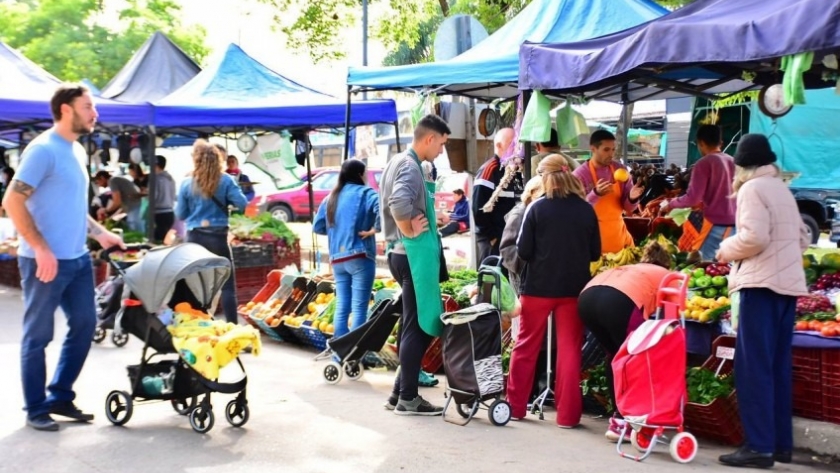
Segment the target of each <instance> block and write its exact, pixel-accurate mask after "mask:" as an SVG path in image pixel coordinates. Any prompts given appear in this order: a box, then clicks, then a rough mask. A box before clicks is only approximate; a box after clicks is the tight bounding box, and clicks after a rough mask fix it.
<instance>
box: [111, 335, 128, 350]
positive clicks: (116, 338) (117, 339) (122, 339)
mask: <svg viewBox="0 0 840 473" xmlns="http://www.w3.org/2000/svg"><path fill="white" fill-rule="evenodd" d="M111 341H112V342H114V345H116V346H118V347H124V346H125V344H126V343H128V334H127V333H125V332H123V333H121V334H119V335H118V334H117V332H111Z"/></svg>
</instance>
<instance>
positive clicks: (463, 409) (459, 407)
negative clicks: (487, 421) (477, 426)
mask: <svg viewBox="0 0 840 473" xmlns="http://www.w3.org/2000/svg"><path fill="white" fill-rule="evenodd" d="M455 410H456V411H458V415H459V416H461V417H463V418H464V419H469V418H470V412H472V409H471V408H470V406H468V405H466V404H458V403H455Z"/></svg>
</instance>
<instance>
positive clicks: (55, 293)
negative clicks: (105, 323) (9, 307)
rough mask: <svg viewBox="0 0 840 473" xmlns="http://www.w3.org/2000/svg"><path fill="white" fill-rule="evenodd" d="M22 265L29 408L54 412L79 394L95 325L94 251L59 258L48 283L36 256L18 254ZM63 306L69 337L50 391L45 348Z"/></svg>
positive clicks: (25, 386)
mask: <svg viewBox="0 0 840 473" xmlns="http://www.w3.org/2000/svg"><path fill="white" fill-rule="evenodd" d="M18 266H19V268H20V276H21V284H22V286H23V304H24V314H23V341H22V342H21V350H20V352H21V353H20V365H21V366H20V368H21V378H22V379H23V396H24V400H25V401H26V410H27V411H28V415H29V417H30V418H31V417H36V416H38V415H41V414H46V413H47V412H49V409H50V405H51V404H53V403H62V402H71V401H73V400H74V399H75V398H76V393H74V392H73V383H75V382H76V379H77V378H78V377H79V373H80V372H81V371H82V366H83V365H84V364H85V359H87V355H88V352H89V351H90V345H91V339H92V337H93V331H94V329H95V328H96V308H95V307H94V293H93V267H92V265H91V259H90V255H85V256H82V257H80V258H76V259H72V260H58V274H57V275H56V277H55V279H54V280H52V281H51V282H48V283H43V282H41V281H40V280H38V278H36V277H35V273H36V271H37V265H36V263H35V260H34V259H33V258H25V257H18ZM59 307H61V310H62V311H63V312H64V315H65V317H66V318H67V328H68V331H67V337H66V338H65V339H64V343H63V344H62V346H61V356H60V358H59V359H58V366H57V367H56V369H55V374H54V375H53V379H52V381H51V382H50V384H49V386H46V390H45V388H44V387H45V385H46V382H47V362H46V357H45V349H46V348H47V345H49V343H50V342H51V341H52V339H53V332H54V326H55V311H56V309H57V308H59ZM47 391H48V392H49V395H47Z"/></svg>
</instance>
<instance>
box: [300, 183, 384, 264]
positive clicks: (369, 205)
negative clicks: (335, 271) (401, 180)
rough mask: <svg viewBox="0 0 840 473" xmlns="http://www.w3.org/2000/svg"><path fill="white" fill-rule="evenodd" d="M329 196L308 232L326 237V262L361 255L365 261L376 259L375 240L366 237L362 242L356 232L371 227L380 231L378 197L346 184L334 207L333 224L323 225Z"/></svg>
mask: <svg viewBox="0 0 840 473" xmlns="http://www.w3.org/2000/svg"><path fill="white" fill-rule="evenodd" d="M328 202H329V197H327V198H326V199H324V201H323V202H321V206H320V207H319V208H318V214H317V215H316V216H315V223H314V224H313V226H312V230H313V231H314V232H315V233H317V234H319V235H327V239H328V240H329V248H330V261H335V260H337V259H343V258H347V257H349V256H355V255H358V254H360V253H365V254H366V255H367V257H368V258H370V259H372V260H375V259H376V238H374V236H369V237H367V238H365V239H362V238H361V237H360V236H359V232H361V231H366V230H370V229H371V228H375V229H376V231H377V232H379V231H380V230H381V227H380V223H379V195H378V194H377V193H376V191H374V190H373V189H371V188H370V187H368V186H360V185H358V184H347V185H345V186H344V188H343V189H341V193H340V194H338V204H337V205H336V208H335V224H334V225H332V226H331V227H329V228H328V226H327V203H328Z"/></svg>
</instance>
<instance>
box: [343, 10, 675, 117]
mask: <svg viewBox="0 0 840 473" xmlns="http://www.w3.org/2000/svg"><path fill="white" fill-rule="evenodd" d="M665 13H667V10H665V9H663V8H662V7H660V6H659V5H657V4H655V3H653V2H652V1H649V0H534V1H532V2H531V3H530V4H529V5H528V6H527V7H525V8H524V9H523V10H522V11H521V12H520V13H519V14H518V15H517V16H516V17H514V18H513V19H512V20H510V21H509V22H508V23H506V24H505V25H504V26H503V27H501V28H500V29H499V30H498V31H496V32H494V33H493V34H492V35H490V36H489V37H488V38H486V39H485V40H483V41H481V42H480V43H478V44H477V45H476V46H475V47H473V48H472V49H470V50H468V51H465V52H464V53H462V54H460V55H458V56H456V57H455V58H453V59H450V60H447V61H439V62H432V63H425V64H414V65H409V66H395V67H351V68H350V70H349V73H348V76H347V85H348V86H350V88H351V91H352V92H358V91H363V90H383V89H422V88H424V87H430V88H435V89H436V90H437V92H438V93H444V94H446V93H448V94H455V95H463V96H468V97H473V98H477V99H481V100H485V101H492V100H494V99H497V98H511V97H515V96H517V95H518V94H519V92H518V91H517V88H516V82H517V80H518V77H519V46H520V45H521V44H522V43H523V42H525V41H532V42H540V43H553V42H561V41H562V42H571V41H579V40H583V39H588V38H594V37H597V36H603V35H605V34H609V33H614V32H616V31H620V30H623V29H625V28H630V27H632V26H636V25H638V24H639V23H643V22H646V21H649V20H652V19H654V18H657V17H659V16H661V15H663V14H665ZM354 88H355V90H354Z"/></svg>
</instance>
